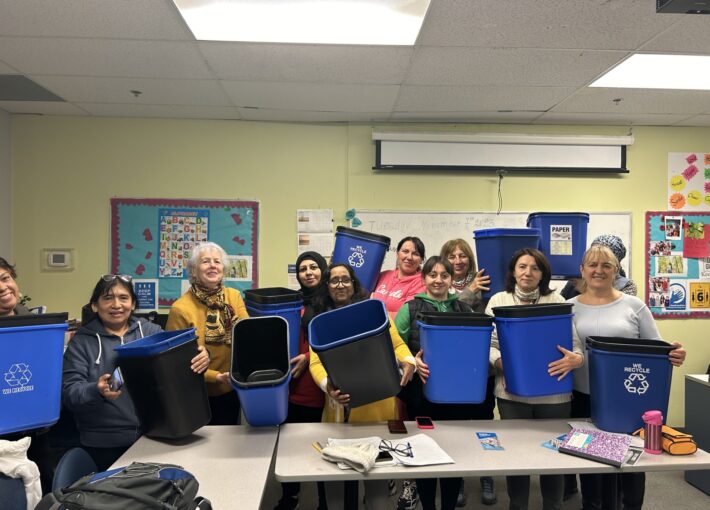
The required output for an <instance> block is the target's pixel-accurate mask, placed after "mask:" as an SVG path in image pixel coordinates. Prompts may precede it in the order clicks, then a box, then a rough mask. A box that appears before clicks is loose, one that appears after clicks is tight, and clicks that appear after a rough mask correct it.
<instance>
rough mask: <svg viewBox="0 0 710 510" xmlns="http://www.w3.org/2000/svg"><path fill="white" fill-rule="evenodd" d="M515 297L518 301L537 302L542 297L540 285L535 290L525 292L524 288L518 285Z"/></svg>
mask: <svg viewBox="0 0 710 510" xmlns="http://www.w3.org/2000/svg"><path fill="white" fill-rule="evenodd" d="M514 295H515V299H517V300H518V301H525V302H527V303H533V304H535V303H537V300H538V299H540V287H538V288H536V289H535V290H533V291H530V292H525V291H524V290H523V289H521V288H520V287H518V286H517V285H516V286H515V293H514Z"/></svg>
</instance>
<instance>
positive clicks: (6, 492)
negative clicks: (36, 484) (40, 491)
mask: <svg viewBox="0 0 710 510" xmlns="http://www.w3.org/2000/svg"><path fill="white" fill-rule="evenodd" d="M0 501H2V505H1V506H2V508H3V509H6V510H26V508H27V495H26V494H25V484H24V483H23V482H22V480H21V479H19V478H9V477H7V476H5V475H4V474H2V473H0Z"/></svg>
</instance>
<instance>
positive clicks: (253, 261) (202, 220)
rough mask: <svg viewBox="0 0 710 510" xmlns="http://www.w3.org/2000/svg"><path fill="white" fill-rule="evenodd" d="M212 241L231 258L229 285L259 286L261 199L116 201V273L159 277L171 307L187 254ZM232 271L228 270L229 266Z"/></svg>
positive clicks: (163, 301)
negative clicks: (200, 243)
mask: <svg viewBox="0 0 710 510" xmlns="http://www.w3.org/2000/svg"><path fill="white" fill-rule="evenodd" d="M208 240H209V241H213V242H215V243H217V244H219V245H220V246H221V247H222V248H224V250H225V251H226V252H227V254H228V255H229V256H230V263H231V266H230V265H229V264H225V273H226V276H227V277H229V276H230V275H231V276H232V277H233V278H227V279H225V285H226V286H229V287H234V288H236V289H239V290H240V291H244V290H246V289H251V288H256V287H258V285H259V262H258V261H259V258H258V253H259V251H258V246H259V202H256V201H244V200H179V199H162V198H149V199H141V198H112V199H111V247H110V249H111V251H110V253H111V272H112V273H114V274H128V275H131V276H133V278H136V279H157V280H158V282H159V285H158V291H159V294H158V304H159V305H160V306H161V307H169V306H171V305H172V303H173V302H174V301H175V300H176V299H177V298H179V297H180V295H181V290H182V282H183V280H186V279H187V271H186V270H185V262H186V256H185V255H186V254H189V251H190V250H191V249H192V246H194V244H195V243H198V242H201V241H208ZM227 266H229V269H230V271H227V269H228V267H227Z"/></svg>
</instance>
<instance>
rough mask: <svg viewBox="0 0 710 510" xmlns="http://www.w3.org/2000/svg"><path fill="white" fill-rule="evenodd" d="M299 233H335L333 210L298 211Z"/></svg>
mask: <svg viewBox="0 0 710 510" xmlns="http://www.w3.org/2000/svg"><path fill="white" fill-rule="evenodd" d="M296 222H297V225H298V229H297V232H299V233H301V232H333V209H298V211H296Z"/></svg>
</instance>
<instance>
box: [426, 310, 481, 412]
mask: <svg viewBox="0 0 710 510" xmlns="http://www.w3.org/2000/svg"><path fill="white" fill-rule="evenodd" d="M492 323H493V317H489V316H487V315H484V314H473V313H448V312H427V313H422V314H421V315H420V320H419V321H418V322H417V325H418V326H419V340H420V343H421V348H422V350H423V351H424V361H425V363H426V364H427V365H429V370H430V375H429V378H428V379H427V383H426V384H425V385H424V396H425V397H426V399H427V400H428V401H429V402H435V403H439V404H479V403H481V402H483V401H484V400H485V399H486V383H487V382H488V353H489V349H490V346H491V332H492V331H493V326H492Z"/></svg>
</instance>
